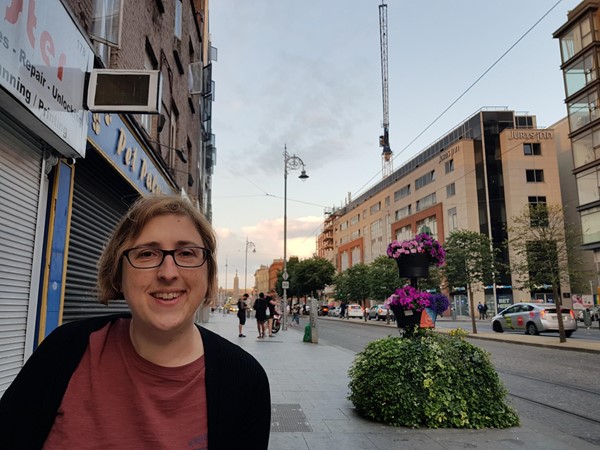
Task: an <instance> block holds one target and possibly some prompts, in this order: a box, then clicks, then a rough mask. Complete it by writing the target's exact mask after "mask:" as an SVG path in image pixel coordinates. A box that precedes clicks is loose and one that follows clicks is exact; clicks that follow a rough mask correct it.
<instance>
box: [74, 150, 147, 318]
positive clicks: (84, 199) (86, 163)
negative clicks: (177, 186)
mask: <svg viewBox="0 0 600 450" xmlns="http://www.w3.org/2000/svg"><path fill="white" fill-rule="evenodd" d="M138 196H139V194H138V193H137V192H136V191H135V190H134V189H133V188H132V187H131V186H130V185H129V184H128V183H127V182H126V181H125V180H123V179H122V178H121V177H120V176H119V175H118V174H117V173H116V172H114V171H113V170H112V169H111V167H110V166H109V165H108V164H107V163H106V162H105V161H104V160H103V159H102V157H100V156H99V155H98V154H97V153H96V152H95V151H93V150H91V149H89V148H88V151H87V154H86V157H85V159H84V160H78V161H77V163H76V165H75V185H74V190H73V210H72V216H71V230H70V237H69V254H68V261H67V278H66V283H65V302H64V309H63V323H66V322H70V321H73V320H79V319H83V318H87V317H93V316H99V315H104V314H111V313H114V312H123V311H127V310H128V308H127V305H126V303H125V302H124V301H123V300H118V301H117V300H113V301H111V302H110V303H109V305H108V306H105V305H103V304H101V303H99V302H98V300H97V297H96V291H95V289H96V279H97V273H98V271H97V264H98V259H99V258H100V254H101V253H102V249H103V247H104V244H105V242H106V239H107V238H108V235H109V234H110V233H111V232H112V230H113V229H114V227H115V226H116V224H117V222H118V221H119V219H120V218H121V217H122V216H123V214H124V213H125V212H126V211H127V209H128V208H129V205H131V203H132V202H133V201H135V199H136V198H137V197H138Z"/></svg>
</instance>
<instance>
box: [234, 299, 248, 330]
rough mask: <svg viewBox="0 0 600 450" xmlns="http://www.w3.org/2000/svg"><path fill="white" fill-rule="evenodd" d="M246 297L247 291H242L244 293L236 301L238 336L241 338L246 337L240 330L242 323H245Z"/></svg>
mask: <svg viewBox="0 0 600 450" xmlns="http://www.w3.org/2000/svg"><path fill="white" fill-rule="evenodd" d="M248 297H249V295H248V294H247V293H244V295H242V298H240V299H239V300H238V303H237V307H238V312H237V316H238V320H239V322H240V323H239V325H238V327H239V332H240V333H239V335H238V337H241V338H245V337H246V335H245V334H244V333H243V332H242V331H243V327H244V325H246V310H247V309H248Z"/></svg>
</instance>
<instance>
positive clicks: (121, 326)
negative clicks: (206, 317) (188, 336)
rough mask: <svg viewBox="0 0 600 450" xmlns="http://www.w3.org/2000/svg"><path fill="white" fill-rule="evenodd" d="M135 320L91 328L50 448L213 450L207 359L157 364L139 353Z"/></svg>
mask: <svg viewBox="0 0 600 450" xmlns="http://www.w3.org/2000/svg"><path fill="white" fill-rule="evenodd" d="M129 322H130V319H119V320H117V321H116V322H113V323H109V324H108V325H106V326H105V327H104V328H102V329H100V330H98V331H96V332H94V333H92V335H91V336H90V343H89V346H88V348H87V350H86V352H85V354H84V355H83V358H82V359H81V362H80V363H79V366H78V367H77V369H76V370H75V372H74V373H73V376H72V377H71V380H70V382H69V386H68V387H67V391H66V392H65V395H64V397H63V399H62V403H61V405H60V408H59V409H58V413H57V416H56V420H55V421H54V425H53V426H52V429H51V431H50V434H49V435H48V438H47V439H46V443H45V444H44V449H46V450H52V449H65V448H73V449H74V448H85V449H94V448H97V449H107V448H111V449H112V448H115V449H116V448H122V449H128V450H134V449H191V450H201V449H206V448H208V440H207V436H208V425H207V410H206V388H205V366H204V356H202V357H200V358H198V359H197V360H196V361H193V362H192V363H190V364H186V365H185V366H181V367H162V366H158V365H156V364H153V363H151V362H149V361H147V360H145V359H143V358H142V357H141V356H139V355H138V354H137V353H136V351H135V349H134V347H133V344H132V343H131V340H130V338H129Z"/></svg>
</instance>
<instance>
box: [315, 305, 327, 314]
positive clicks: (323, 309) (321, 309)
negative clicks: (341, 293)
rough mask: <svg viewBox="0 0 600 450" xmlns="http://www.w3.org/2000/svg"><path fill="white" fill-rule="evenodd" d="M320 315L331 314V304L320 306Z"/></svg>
mask: <svg viewBox="0 0 600 450" xmlns="http://www.w3.org/2000/svg"><path fill="white" fill-rule="evenodd" d="M317 314H318V315H319V316H327V315H329V306H327V305H321V306H319V311H318V312H317Z"/></svg>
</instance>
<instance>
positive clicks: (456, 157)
mask: <svg viewBox="0 0 600 450" xmlns="http://www.w3.org/2000/svg"><path fill="white" fill-rule="evenodd" d="M557 126H560V127H563V128H564V127H565V126H566V122H565V121H561V122H558V123H557ZM555 131H556V130H555V129H553V128H546V129H539V128H537V123H536V117H535V116H533V115H523V114H517V113H515V112H514V111H510V110H508V109H497V108H495V109H487V108H484V109H481V110H480V111H478V112H477V113H475V114H473V115H472V116H471V117H469V118H468V119H467V120H465V121H464V122H462V123H461V124H459V125H458V126H457V127H456V128H454V129H453V130H451V131H450V132H449V133H447V134H446V135H445V136H443V137H442V138H441V139H439V140H438V141H437V142H435V143H434V144H433V145H431V146H429V147H428V148H426V149H425V150H423V151H422V152H420V153H419V154H417V155H416V156H415V157H413V158H412V159H410V160H409V161H408V162H406V163H405V164H404V165H402V166H401V167H400V168H398V169H397V170H395V171H394V172H393V173H392V174H391V175H389V176H388V177H386V178H384V179H382V180H381V181H380V182H378V183H377V184H376V185H374V186H373V187H371V188H370V189H368V190H367V191H366V192H364V193H363V194H361V195H360V196H359V197H358V198H355V199H351V200H349V201H348V202H347V204H346V205H345V206H344V207H342V208H339V209H336V210H334V211H331V212H330V214H328V216H327V217H326V219H325V222H324V226H323V230H322V233H321V234H320V236H319V238H318V255H319V256H321V257H324V258H328V259H330V260H331V261H332V262H333V263H334V264H335V265H336V267H337V269H338V270H339V271H343V270H345V269H347V268H349V267H351V266H352V265H354V264H357V263H366V264H368V263H371V262H372V261H373V260H374V259H375V258H377V257H378V256H380V255H384V254H385V251H386V248H387V245H388V243H389V242H391V241H392V240H394V239H397V240H402V239H406V238H410V237H412V236H413V235H414V234H416V233H417V232H418V230H420V229H421V227H423V226H424V225H426V226H427V227H429V229H430V230H431V232H432V234H433V235H434V237H435V238H436V239H438V240H439V241H440V242H442V243H443V242H444V241H445V239H447V237H448V236H449V235H450V233H451V232H452V231H454V230H458V229H462V230H471V231H477V232H481V233H484V234H486V235H488V236H489V237H490V238H491V240H492V242H493V243H494V246H496V247H497V248H500V247H502V243H503V242H504V241H505V240H506V239H507V237H508V236H507V232H506V226H507V224H510V218H511V217H515V216H518V215H521V214H522V213H523V211H524V209H525V208H526V206H527V205H528V204H535V203H546V204H558V205H560V204H561V189H560V183H559V168H558V164H557V156H556V147H555V142H554V138H555ZM502 257H503V259H504V260H505V262H507V263H508V259H509V255H508V253H507V252H503V254H502ZM517 287H518V286H517V284H516V281H515V280H513V278H512V277H511V275H505V276H503V277H502V278H500V279H499V280H497V283H496V285H495V286H487V287H486V288H485V290H484V291H479V292H476V293H475V296H476V297H475V301H476V302H477V301H485V302H486V303H487V304H488V306H489V307H490V309H491V311H496V310H497V309H498V308H502V307H505V306H506V305H508V304H511V303H514V302H517V301H523V300H529V299H530V298H532V297H533V298H539V299H544V300H548V299H550V298H551V296H552V293H551V291H550V290H540V291H539V292H535V293H529V292H527V291H524V290H519V289H517ZM569 291H570V288H569V286H561V293H562V294H563V296H565V294H567V293H569ZM450 294H451V297H452V300H453V301H454V306H455V308H456V309H457V312H458V313H459V314H460V313H461V312H466V310H464V309H463V308H465V307H466V298H465V294H464V291H463V292H451V293H450Z"/></svg>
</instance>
